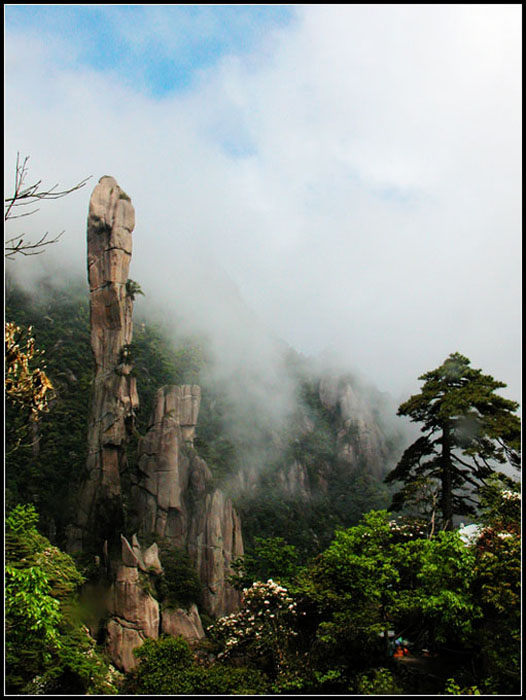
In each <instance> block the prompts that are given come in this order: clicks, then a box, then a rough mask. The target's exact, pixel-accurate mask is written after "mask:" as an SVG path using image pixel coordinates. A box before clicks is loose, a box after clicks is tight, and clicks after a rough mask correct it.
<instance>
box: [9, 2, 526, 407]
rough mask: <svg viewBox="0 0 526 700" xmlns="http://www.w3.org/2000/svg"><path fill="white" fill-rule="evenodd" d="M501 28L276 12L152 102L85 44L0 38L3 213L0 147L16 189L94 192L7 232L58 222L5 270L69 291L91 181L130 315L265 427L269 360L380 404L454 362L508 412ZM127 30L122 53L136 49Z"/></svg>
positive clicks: (517, 92)
mask: <svg viewBox="0 0 526 700" xmlns="http://www.w3.org/2000/svg"><path fill="white" fill-rule="evenodd" d="M141 7H142V6H141ZM144 7H146V6H144ZM115 12H118V10H115ZM519 12H520V10H519V9H518V8H517V7H515V6H505V7H500V6H483V5H481V6H404V5H399V6H385V5H384V6H363V5H361V6H332V7H325V6H295V7H294V11H293V17H292V18H291V20H290V21H289V22H285V23H282V24H280V25H278V26H273V27H271V28H269V29H267V30H266V31H264V32H262V34H261V36H260V37H259V38H258V40H257V41H256V40H254V42H253V45H252V46H251V47H250V48H249V49H248V50H247V49H246V47H245V50H244V51H239V50H237V49H236V48H235V47H234V48H232V49H231V50H230V51H225V52H224V53H222V54H221V55H219V56H218V57H217V59H216V60H215V61H214V62H212V63H211V64H210V65H207V66H205V67H200V68H199V69H198V70H196V71H195V72H194V74H193V78H192V81H191V83H190V84H189V85H188V86H187V87H186V88H185V89H184V90H175V89H174V90H172V91H171V92H166V93H164V94H163V95H161V96H159V95H152V94H151V93H149V92H148V91H146V90H145V89H144V85H143V80H142V77H143V76H138V78H137V80H136V81H134V76H133V73H129V74H127V75H126V74H124V73H123V72H122V71H121V70H120V69H119V68H118V67H115V66H113V67H112V68H111V69H108V70H105V69H104V67H101V66H100V65H94V64H92V63H90V62H89V61H88V60H86V58H85V52H84V49H85V47H86V46H87V45H88V44H87V43H86V42H87V41H88V39H86V37H80V39H79V41H77V42H75V36H74V34H72V35H68V33H67V32H61V33H59V32H58V31H55V32H53V31H52V30H51V29H50V28H49V26H46V27H44V28H43V30H42V31H38V29H37V28H35V26H29V25H28V26H25V25H23V24H17V25H13V26H9V24H8V26H7V30H6V49H5V57H6V68H5V78H6V92H5V95H6V102H5V104H6V121H5V127H6V128H5V164H4V174H5V186H4V189H5V193H6V196H7V195H9V194H10V193H11V191H12V182H13V179H14V164H15V158H16V153H17V151H19V152H20V153H21V154H23V155H30V157H31V158H30V161H29V166H30V172H29V180H30V181H31V182H33V181H35V180H38V179H42V180H43V182H44V184H46V185H53V184H55V183H59V185H60V186H61V187H62V186H64V187H67V186H71V185H72V184H74V183H75V182H78V181H79V180H81V179H82V178H84V177H86V176H87V175H92V176H93V177H92V179H91V180H90V182H89V183H88V185H87V186H86V187H85V188H83V189H82V190H80V191H79V192H76V193H73V194H72V195H70V196H69V197H67V198H65V199H62V200H60V201H59V202H49V203H44V204H43V205H42V206H41V208H40V211H39V212H38V213H37V214H35V215H34V216H32V217H29V218H27V219H20V220H17V221H12V222H9V223H8V227H7V231H8V234H9V235H10V236H11V235H15V234H16V233H17V232H18V231H26V232H27V234H28V236H29V238H32V239H35V238H37V237H39V236H40V234H41V232H43V231H49V232H50V234H51V235H53V234H54V233H58V232H59V231H61V230H63V229H65V234H64V236H63V237H62V239H61V240H60V242H59V243H57V244H55V245H53V246H51V247H50V248H49V249H48V251H47V252H46V253H45V255H43V256H40V257H37V258H27V259H20V258H19V259H17V260H16V261H12V262H11V263H8V264H10V267H11V268H13V269H15V268H16V271H17V274H19V275H27V276H28V277H32V276H36V275H38V274H39V271H40V270H41V269H42V268H44V269H45V268H46V267H47V268H50V267H51V268H52V267H53V266H56V269H57V272H56V275H57V277H58V276H59V275H60V274H61V270H65V269H67V270H68V272H70V273H77V272H78V274H79V275H85V222H86V214H87V205H88V199H89V195H90V193H91V190H92V189H93V187H94V186H95V184H96V182H97V181H98V179H99V178H100V177H101V176H102V175H105V174H110V175H112V176H114V177H115V178H116V179H117V181H118V182H119V184H120V186H121V187H122V188H123V189H124V190H126V192H127V193H128V194H129V196H130V197H131V198H132V201H133V204H134V207H135V210H136V219H137V223H136V228H135V232H134V253H133V260H132V266H131V272H130V274H131V276H132V278H133V279H135V280H137V281H138V282H139V283H140V284H141V286H142V288H143V289H144V291H145V293H146V297H144V299H143V298H142V297H141V298H140V299H139V300H138V302H137V305H136V308H137V310H138V311H139V310H140V309H141V308H143V309H146V308H149V307H150V306H151V307H152V308H154V307H156V308H162V310H163V311H162V313H163V316H164V318H165V322H166V325H167V326H170V325H171V324H173V325H174V327H177V328H178V329H179V330H180V329H181V328H184V329H186V330H188V332H199V333H202V332H204V333H206V334H207V335H208V336H209V337H210V338H211V339H212V344H213V348H214V353H215V356H216V358H217V360H218V364H217V372H218V376H221V377H222V378H223V379H225V380H226V379H228V377H229V376H230V375H232V374H237V375H238V376H241V377H242V376H243V372H246V382H245V384H246V385H247V386H248V385H251V386H252V390H253V391H254V392H256V393H257V392H258V391H260V392H262V395H263V396H264V397H265V404H266V405H268V406H269V410H270V412H272V411H275V412H276V414H279V413H280V412H282V411H286V410H287V405H288V388H287V385H286V381H285V380H284V379H283V373H282V372H281V364H280V363H281V362H282V360H281V350H282V348H283V346H284V345H285V346H286V345H289V346H291V347H293V348H294V349H295V350H296V351H298V352H300V353H302V354H304V355H307V356H309V357H313V358H316V357H318V358H323V357H326V356H327V355H330V356H331V358H332V360H331V362H333V363H336V364H337V365H338V366H339V367H340V368H348V369H349V370H352V371H355V372H357V373H358V374H360V375H362V376H363V377H364V378H365V379H366V380H367V381H368V382H370V383H372V384H374V385H376V387H378V389H379V390H380V391H385V392H389V393H390V394H391V395H392V396H393V399H394V401H395V402H400V401H401V400H404V399H405V398H406V397H407V396H408V395H409V394H410V393H412V392H415V391H417V390H418V386H419V383H418V381H417V377H418V376H419V375H420V374H422V373H423V372H426V371H428V370H430V369H432V368H434V367H436V366H438V365H439V364H440V363H441V362H442V361H443V360H444V359H445V358H446V357H447V355H448V354H450V353H451V352H455V351H458V352H461V353H463V354H465V355H467V356H468V357H469V358H470V359H471V361H472V365H473V366H474V367H480V368H482V369H483V370H484V371H485V372H487V373H490V374H492V375H493V376H494V377H495V378H497V379H499V380H502V381H504V382H506V383H507V384H508V388H507V389H506V390H504V392H503V393H504V394H505V395H506V396H507V397H509V398H512V399H514V400H518V401H520V398H521V397H520V385H521V384H520V378H521V361H520V358H521V347H520V322H521V306H520V299H521V289H520V282H521V263H520V259H521V256H520V252H521V239H520V222H521V219H520V214H521V211H520V210H521V195H520V192H521V190H520V185H521V178H520V165H521V161H520V150H521V149H520V135H521V131H520V122H521V119H520V117H521V109H520V97H521V89H520V70H519V65H520V63H519V61H520V15H519ZM144 17H145V22H144V23H142V24H141V25H137V26H136V31H137V36H136V37H135V40H134V41H135V43H134V44H133V46H134V50H135V51H139V50H140V49H141V47H144V45H145V44H144V42H146V40H147V39H148V37H150V38H151V37H152V36H157V35H155V34H152V33H151V32H152V31H153V29H152V27H153V26H154V25H153V24H148V22H147V21H146V19H147V18H148V17H150V15H149V14H148V10H147V9H145V10H144ZM166 21H167V22H168V24H169V23H170V21H171V20H170V14H167V15H166ZM109 26H110V28H111V26H113V27H114V28H115V26H117V25H111V24H110V25H109ZM156 26H158V25H156ZM172 28H173V32H174V33H176V32H177V25H176V24H174V25H173V26H172ZM149 32H150V33H149ZM168 35H169V32H166V33H163V34H162V35H158V36H157V40H158V42H159V43H160V45H161V47H162V49H163V50H164V51H168V50H169V48H170V46H169V45H168V44H167V43H166V42H168V38H167V36H168ZM92 38H93V41H95V38H94V37H92ZM141 41H142V43H141ZM174 60H175V59H174ZM139 78H140V79H139ZM256 387H258V388H257V389H256Z"/></svg>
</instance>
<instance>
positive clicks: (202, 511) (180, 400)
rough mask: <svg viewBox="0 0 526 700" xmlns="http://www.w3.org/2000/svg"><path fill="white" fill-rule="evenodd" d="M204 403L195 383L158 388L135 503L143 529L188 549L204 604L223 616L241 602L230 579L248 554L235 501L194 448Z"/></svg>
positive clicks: (143, 443) (141, 453)
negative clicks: (237, 561)
mask: <svg viewBox="0 0 526 700" xmlns="http://www.w3.org/2000/svg"><path fill="white" fill-rule="evenodd" d="M199 403H200V389H199V387H198V386H195V385H184V386H167V387H162V388H161V389H159V391H158V392H157V400H156V403H155V407H154V410H153V414H152V419H151V421H150V428H149V430H148V432H147V433H146V435H145V437H144V438H143V440H142V441H141V444H140V447H139V460H138V468H139V479H138V483H137V486H136V488H135V502H136V510H137V513H138V518H139V521H138V522H139V534H140V535H141V536H150V535H154V536H157V537H162V538H164V539H165V540H167V541H169V542H170V543H171V544H172V545H173V546H174V547H177V548H181V549H185V550H186V551H187V552H188V554H189V555H190V557H191V559H192V561H193V563H194V565H195V567H196V570H197V572H198V574H199V577H200V580H201V582H202V584H203V588H204V595H203V601H204V607H205V609H206V610H207V612H208V613H209V614H211V615H223V614H225V613H227V612H231V611H232V610H233V609H235V607H236V606H237V605H238V604H239V594H238V592H237V591H235V590H234V589H233V588H232V587H231V586H230V585H229V584H228V583H227V581H226V578H227V576H228V574H229V573H230V564H231V562H232V560H233V559H235V558H237V557H238V556H241V555H242V554H243V539H242V535H241V523H240V520H239V517H238V515H237V513H236V512H235V510H234V508H233V506H232V502H231V501H230V499H228V498H226V497H225V496H224V494H223V493H222V492H221V491H220V490H219V489H214V488H213V483H212V476H211V473H210V470H209V469H208V467H207V465H206V462H205V461H204V460H202V459H201V458H200V457H199V456H198V455H197V453H196V452H195V450H194V449H193V438H194V434H195V426H196V423H197V416H198V411H199Z"/></svg>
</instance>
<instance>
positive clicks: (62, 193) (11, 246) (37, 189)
mask: <svg viewBox="0 0 526 700" xmlns="http://www.w3.org/2000/svg"><path fill="white" fill-rule="evenodd" d="M28 161H29V156H26V157H25V158H24V159H23V161H22V162H20V154H19V153H17V155H16V172H15V189H14V193H13V195H12V196H11V197H6V198H5V199H4V205H5V213H4V221H9V220H11V219H20V218H22V217H24V216H31V215H32V214H35V213H36V212H37V211H38V207H37V208H36V209H31V211H23V212H22V213H16V214H15V213H14V212H15V211H17V210H15V207H28V206H33V205H34V204H35V203H36V202H39V201H41V200H49V199H60V198H61V197H66V196H67V195H68V194H71V193H72V192H76V191H77V190H80V189H81V188H82V187H84V185H85V184H86V183H87V182H88V180H89V179H90V178H91V176H90V177H87V178H84V180H81V181H80V182H78V183H77V184H76V185H73V187H70V188H68V189H66V190H58V189H57V188H58V185H53V187H50V188H49V189H42V180H38V181H37V182H35V183H33V184H32V185H28V186H25V181H26V177H27V174H28V165H27V164H28ZM63 233H64V231H62V232H61V233H59V234H58V235H57V236H55V237H54V238H52V239H48V233H45V234H44V235H43V236H42V237H41V238H40V240H38V241H37V242H36V243H32V242H28V241H26V239H25V236H26V234H24V233H22V234H21V235H19V236H15V237H13V238H10V239H9V240H7V241H5V242H4V256H5V257H6V258H12V257H14V256H15V255H17V254H21V255H38V254H39V253H42V252H44V251H43V248H44V247H45V246H47V245H50V244H51V243H56V242H57V241H58V239H59V238H60V237H61V236H62V234H63Z"/></svg>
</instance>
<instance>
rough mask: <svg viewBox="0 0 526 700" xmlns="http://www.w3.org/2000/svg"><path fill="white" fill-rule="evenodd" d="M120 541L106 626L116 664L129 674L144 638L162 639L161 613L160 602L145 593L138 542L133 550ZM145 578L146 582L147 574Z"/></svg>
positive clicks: (110, 648)
mask: <svg viewBox="0 0 526 700" xmlns="http://www.w3.org/2000/svg"><path fill="white" fill-rule="evenodd" d="M121 542H122V563H121V565H120V566H119V567H118V568H117V574H116V578H115V582H114V583H113V585H112V586H111V588H110V591H109V596H108V611H109V613H110V615H111V619H110V620H109V622H108V626H107V638H106V645H107V650H108V654H109V656H110V658H111V659H112V661H113V663H114V664H115V665H116V666H117V667H118V668H120V669H121V670H123V671H126V672H127V671H130V670H131V669H132V668H134V667H135V666H136V664H137V659H136V658H135V657H134V655H133V650H134V649H135V648H136V647H139V646H141V644H142V643H143V642H144V640H145V639H147V638H153V639H157V637H158V636H159V628H160V611H159V603H158V602H157V601H156V600H155V598H154V597H153V596H152V595H150V593H148V592H147V591H146V590H144V585H145V584H144V580H141V573H140V569H141V568H143V567H144V555H143V554H142V552H141V551H140V547H139V546H138V542H137V543H136V544H135V546H133V547H132V546H130V544H129V542H128V540H127V539H126V538H125V537H123V536H122V535H121ZM137 549H138V550H139V551H138V552H137ZM138 555H139V556H138ZM141 562H142V563H143V566H142V567H141ZM144 576H145V580H147V575H144Z"/></svg>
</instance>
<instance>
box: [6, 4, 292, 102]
mask: <svg viewBox="0 0 526 700" xmlns="http://www.w3.org/2000/svg"><path fill="white" fill-rule="evenodd" d="M293 21H294V7H293V6H290V5H289V6H287V5H267V6H265V5H222V6H219V5H215V6H214V5H208V6H207V5H187V6H184V5H105V6H104V5H7V6H6V7H5V22H6V25H5V26H6V31H7V32H12V31H18V32H21V31H27V30H34V31H37V32H38V33H39V34H40V35H41V36H44V37H47V38H49V40H51V41H53V39H54V38H57V39H58V38H61V37H66V38H70V39H73V38H74V41H75V44H76V47H77V49H78V55H77V58H76V60H77V61H78V62H79V63H83V64H85V65H89V66H91V67H93V68H95V69H97V70H108V69H109V70H116V71H117V72H118V74H119V75H120V77H121V79H122V80H123V81H124V82H129V83H132V84H134V85H135V86H136V87H140V88H142V89H143V90H145V91H146V92H148V93H150V94H152V95H155V96H162V95H166V94H171V93H173V92H174V91H179V90H182V89H184V88H188V87H189V86H190V85H191V84H192V82H193V79H194V77H195V75H196V71H199V70H201V69H206V68H208V67H209V66H211V65H213V64H214V63H216V62H217V61H218V59H219V58H220V57H222V56H225V55H230V54H233V55H243V54H246V53H249V52H252V51H254V49H255V47H256V46H257V44H258V43H259V42H260V41H261V40H262V38H263V37H264V36H265V35H267V34H268V32H270V31H272V30H273V29H277V28H280V27H285V26H287V25H289V24H290V23H291V22H293Z"/></svg>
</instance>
